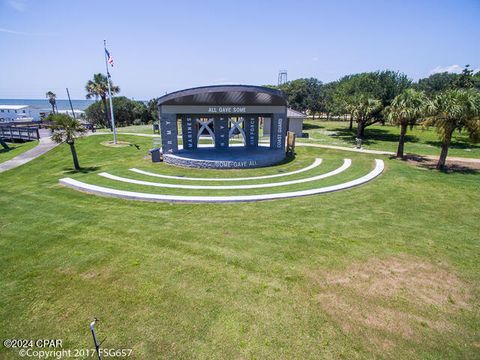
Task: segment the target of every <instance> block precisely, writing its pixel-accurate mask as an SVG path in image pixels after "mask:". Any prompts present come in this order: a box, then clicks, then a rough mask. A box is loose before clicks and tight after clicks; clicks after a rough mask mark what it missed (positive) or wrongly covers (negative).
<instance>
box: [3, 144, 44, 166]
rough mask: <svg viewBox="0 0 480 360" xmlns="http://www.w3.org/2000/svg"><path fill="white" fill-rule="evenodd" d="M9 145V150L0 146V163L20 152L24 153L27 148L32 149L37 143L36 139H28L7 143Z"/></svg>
mask: <svg viewBox="0 0 480 360" xmlns="http://www.w3.org/2000/svg"><path fill="white" fill-rule="evenodd" d="M7 144H8V146H9V147H10V150H5V149H4V148H3V147H1V146H0V163H2V162H4V161H7V160H10V159H11V158H14V157H15V156H17V155H20V154H21V153H24V152H25V151H27V150H30V149H33V148H34V147H35V146H37V145H38V141H28V142H24V143H7Z"/></svg>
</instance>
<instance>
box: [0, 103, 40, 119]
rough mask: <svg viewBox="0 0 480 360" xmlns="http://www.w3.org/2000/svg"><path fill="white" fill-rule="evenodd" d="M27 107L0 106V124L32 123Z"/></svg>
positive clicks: (28, 107)
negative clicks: (13, 122)
mask: <svg viewBox="0 0 480 360" xmlns="http://www.w3.org/2000/svg"><path fill="white" fill-rule="evenodd" d="M32 120H33V116H32V109H31V108H30V106H29V105H0V122H12V121H32Z"/></svg>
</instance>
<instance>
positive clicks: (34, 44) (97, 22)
mask: <svg viewBox="0 0 480 360" xmlns="http://www.w3.org/2000/svg"><path fill="white" fill-rule="evenodd" d="M479 19H480V1H479V0H457V1H453V0H452V1H442V0H436V1H429V0H428V1H427V0H425V1H421V0H417V1H410V0H404V1H397V0H392V1H387V0H385V1H369V0H364V1H353V0H352V1H346V0H345V1H342V0H339V1H320V0H318V1H306V0H291V1H284V0H275V1H274V0H272V1H269V0H255V1H250V0H241V1H228V0H223V1H209V0H202V1H181V0H174V1H144V0H136V1H126V0H116V1H113V0H104V1H93V0H81V1H80V0H69V1H65V0H64V1H53V0H52V1H49V0H43V1H35V0H0V47H1V48H2V51H1V52H0V98H43V97H44V94H45V92H46V91H47V90H53V91H54V92H56V93H57V95H58V96H59V98H65V97H66V94H65V87H69V89H70V93H71V95H72V97H73V98H75V99H83V98H84V97H85V92H84V85H85V83H86V81H87V80H88V79H89V78H91V77H92V74H93V73H95V72H104V71H105V64H104V58H103V39H107V42H108V48H109V51H110V53H111V54H112V55H113V57H114V61H115V67H114V68H113V70H112V71H111V73H112V78H113V81H114V82H115V83H116V84H118V85H120V87H121V89H122V92H121V94H122V95H125V96H128V97H131V98H135V99H150V98H152V97H156V96H161V95H163V94H165V92H171V91H175V90H179V89H182V88H187V87H192V86H201V85H209V84H238V83H241V84H255V85H262V84H272V83H276V81H277V76H278V71H279V70H280V69H287V70H288V77H289V80H291V79H295V78H299V77H310V76H314V77H317V78H319V79H320V80H322V81H324V82H328V81H332V80H335V79H337V78H339V77H341V76H342V75H345V74H350V73H356V72H362V71H373V70H378V69H393V70H398V71H402V72H405V73H406V74H407V75H409V76H410V77H411V78H413V79H418V78H421V77H425V76H428V75H429V74H430V73H432V72H434V71H440V70H442V69H451V70H458V68H459V67H460V66H463V65H465V64H471V66H472V67H473V68H476V69H478V68H480V46H479V40H478V39H480V20H479Z"/></svg>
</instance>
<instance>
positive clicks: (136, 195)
mask: <svg viewBox="0 0 480 360" xmlns="http://www.w3.org/2000/svg"><path fill="white" fill-rule="evenodd" d="M384 168H385V164H384V162H383V160H379V159H375V168H374V169H373V170H372V171H371V172H369V173H368V174H366V175H364V176H362V177H360V178H357V179H355V180H351V181H348V182H345V183H341V184H337V185H331V186H325V187H320V188H315V189H309V190H300V191H291V192H283V193H276V194H259V195H239V196H235V195H231V196H183V195H162V194H148V193H141V192H135V191H124V190H117V189H112V188H107V187H104V186H97V185H90V184H86V183H84V182H81V181H78V180H74V179H72V178H63V179H60V181H59V182H60V184H63V185H65V186H68V187H71V188H73V189H76V190H80V191H84V192H87V193H91V194H97V195H103V196H111V197H117V198H122V199H129V200H142V201H167V202H191V203H224V202H251V201H263V200H275V199H286V198H293V197H300V196H308V195H316V194H324V193H328V192H333V191H339V190H344V189H349V188H352V187H355V186H359V185H362V184H365V183H367V182H369V181H371V180H373V179H375V178H376V177H377V176H379V175H380V174H381V173H382V172H383V170H384Z"/></svg>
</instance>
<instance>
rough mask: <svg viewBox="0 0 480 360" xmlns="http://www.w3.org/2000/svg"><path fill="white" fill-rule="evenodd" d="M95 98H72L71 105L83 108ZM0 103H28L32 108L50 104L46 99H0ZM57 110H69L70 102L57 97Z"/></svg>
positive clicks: (47, 106) (48, 107)
mask: <svg viewBox="0 0 480 360" xmlns="http://www.w3.org/2000/svg"><path fill="white" fill-rule="evenodd" d="M94 102H95V100H86V99H85V100H83V99H82V100H78V99H77V100H73V99H72V106H73V108H74V109H78V110H85V109H86V108H87V107H88V106H90V105H91V104H93V103H94ZM0 105H29V106H30V107H31V108H32V109H38V110H43V109H48V110H50V109H51V108H52V106H51V105H50V103H49V102H48V100H47V99H0ZM57 108H58V110H70V102H69V101H68V100H64V99H57Z"/></svg>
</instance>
